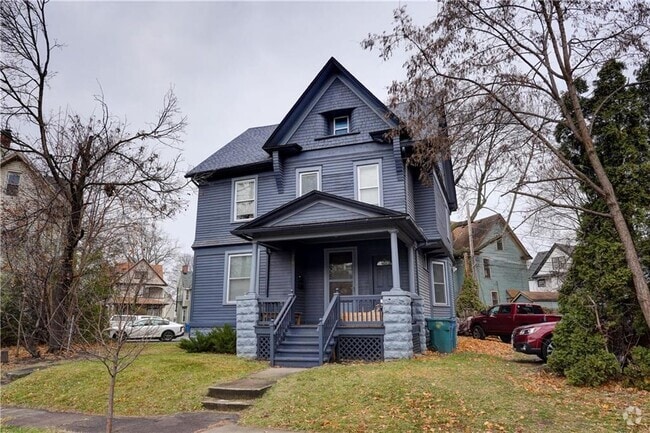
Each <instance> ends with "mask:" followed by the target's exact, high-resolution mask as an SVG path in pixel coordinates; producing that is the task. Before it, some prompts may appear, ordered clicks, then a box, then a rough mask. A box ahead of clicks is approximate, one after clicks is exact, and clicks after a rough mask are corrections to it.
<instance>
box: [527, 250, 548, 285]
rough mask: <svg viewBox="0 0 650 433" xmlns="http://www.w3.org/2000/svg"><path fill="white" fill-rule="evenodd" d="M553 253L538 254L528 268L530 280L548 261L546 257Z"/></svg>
mask: <svg viewBox="0 0 650 433" xmlns="http://www.w3.org/2000/svg"><path fill="white" fill-rule="evenodd" d="M550 252H551V251H550V250H549V251H541V252H539V253H537V255H536V256H535V258H534V259H533V261H532V262H531V264H530V266H529V267H528V279H529V280H531V279H532V278H533V277H534V276H535V274H536V273H537V271H539V268H540V267H541V266H542V265H543V264H544V262H545V261H546V257H547V256H548V254H549V253H550Z"/></svg>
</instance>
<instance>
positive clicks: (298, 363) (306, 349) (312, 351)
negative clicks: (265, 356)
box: [275, 325, 336, 368]
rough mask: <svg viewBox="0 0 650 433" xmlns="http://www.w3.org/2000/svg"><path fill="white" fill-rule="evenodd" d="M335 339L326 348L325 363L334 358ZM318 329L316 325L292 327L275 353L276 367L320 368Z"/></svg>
mask: <svg viewBox="0 0 650 433" xmlns="http://www.w3.org/2000/svg"><path fill="white" fill-rule="evenodd" d="M335 344H336V340H335V339H334V340H333V341H332V342H331V343H330V345H329V346H328V347H326V348H325V352H324V355H323V363H325V362H328V361H329V360H330V358H331V357H332V352H333V350H334V345H335ZM318 357H319V353H318V327H317V326H316V325H291V326H289V329H288V330H287V332H286V334H285V336H284V340H283V341H282V342H281V343H280V344H279V345H278V348H277V350H276V352H275V366H278V367H306V368H309V367H318V366H319V365H321V362H319V359H318Z"/></svg>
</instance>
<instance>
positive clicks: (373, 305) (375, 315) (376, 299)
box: [339, 295, 384, 325]
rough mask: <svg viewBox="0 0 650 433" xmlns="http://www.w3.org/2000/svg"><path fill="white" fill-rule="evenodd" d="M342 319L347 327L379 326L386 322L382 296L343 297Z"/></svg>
mask: <svg viewBox="0 0 650 433" xmlns="http://www.w3.org/2000/svg"><path fill="white" fill-rule="evenodd" d="M340 309H341V314H340V316H339V317H340V318H341V321H342V322H343V324H345V325H368V324H378V323H382V322H383V321H384V312H383V309H382V303H381V295H355V296H341V307H340Z"/></svg>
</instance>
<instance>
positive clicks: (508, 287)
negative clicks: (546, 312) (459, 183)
mask: <svg viewBox="0 0 650 433" xmlns="http://www.w3.org/2000/svg"><path fill="white" fill-rule="evenodd" d="M452 236H453V239H454V256H455V257H456V267H457V270H456V273H455V283H456V288H457V290H460V288H461V287H462V285H463V281H464V279H465V274H466V266H467V264H468V263H469V262H470V259H469V253H470V242H469V229H468V225H467V222H459V223H454V224H453V230H452ZM472 239H473V247H474V266H473V267H474V275H475V278H476V281H477V283H478V286H479V296H480V299H481V301H482V302H483V303H484V304H486V305H496V304H499V303H504V302H510V301H512V298H513V296H515V295H516V294H517V293H518V291H522V290H528V260H530V259H531V257H530V254H528V250H526V247H524V245H523V244H522V243H521V241H520V240H519V238H518V237H517V235H516V234H515V232H514V231H513V230H512V229H511V228H510V226H509V225H508V223H507V222H506V220H505V219H504V218H503V217H502V216H501V215H500V214H495V215H492V216H489V217H487V218H482V219H480V220H476V221H474V222H473V223H472Z"/></svg>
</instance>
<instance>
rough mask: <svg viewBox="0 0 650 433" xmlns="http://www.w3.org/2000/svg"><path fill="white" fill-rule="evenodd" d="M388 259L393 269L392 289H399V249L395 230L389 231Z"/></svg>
mask: <svg viewBox="0 0 650 433" xmlns="http://www.w3.org/2000/svg"><path fill="white" fill-rule="evenodd" d="M390 261H391V268H392V271H393V288H392V289H391V292H392V291H401V290H402V288H401V287H400V278H399V249H398V247H397V230H391V231H390Z"/></svg>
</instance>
